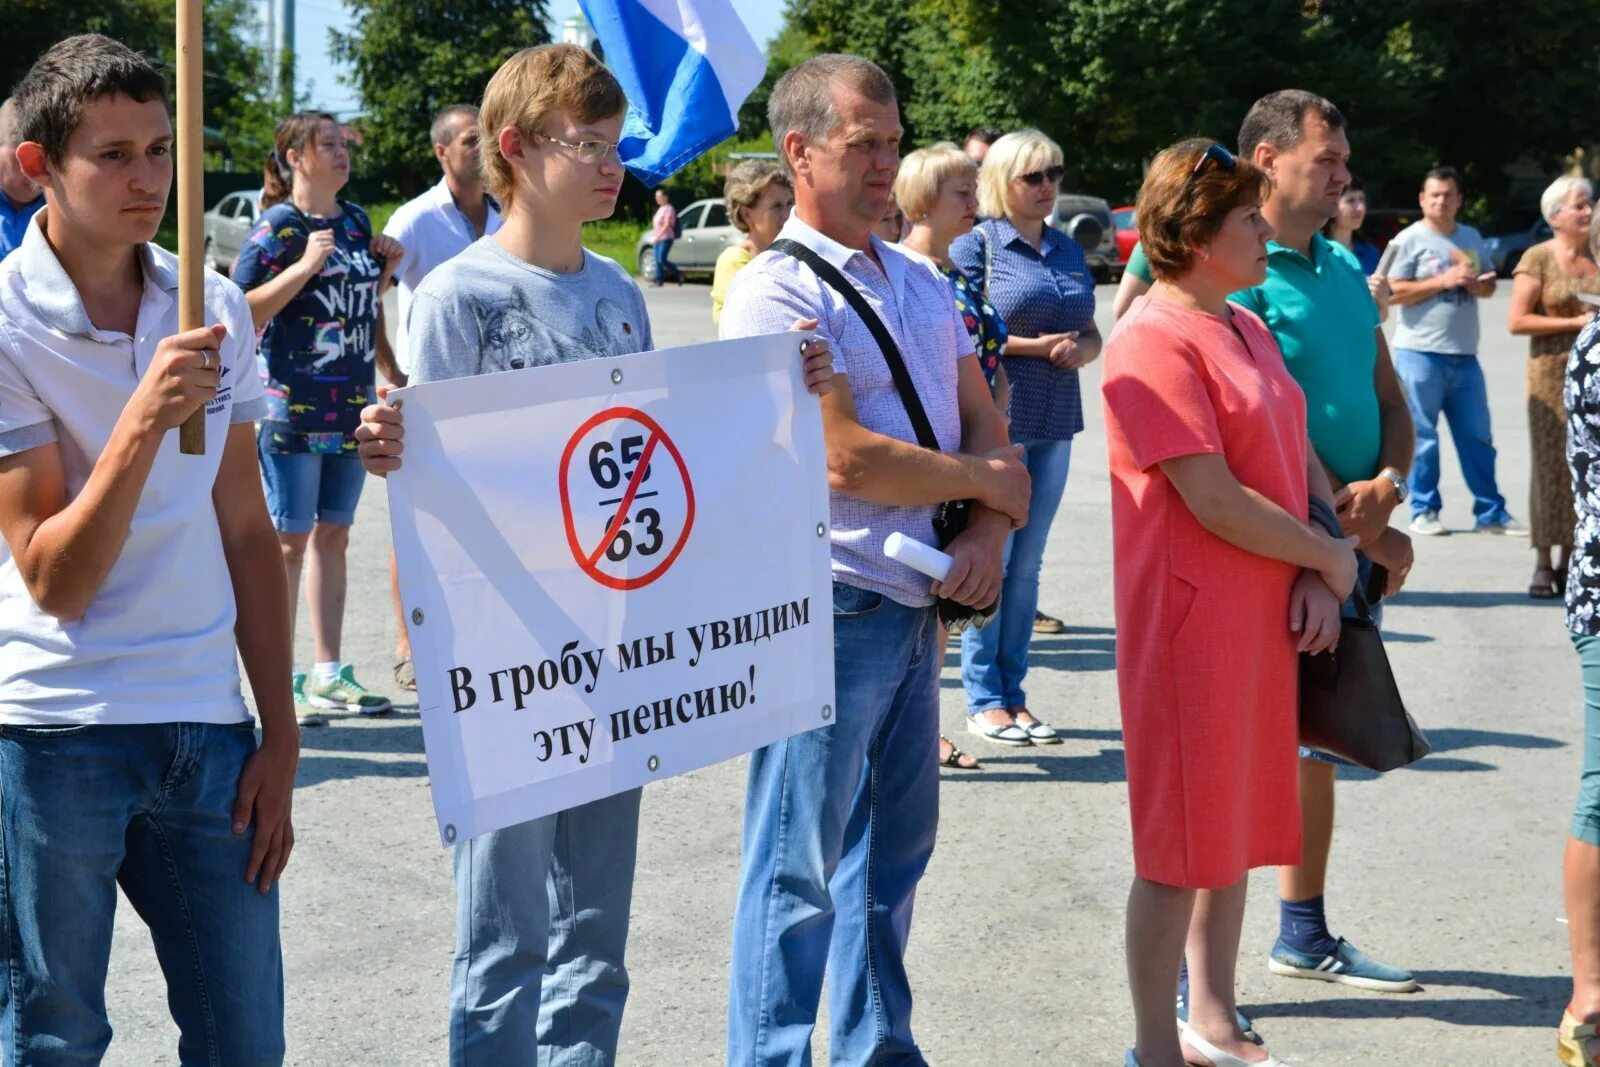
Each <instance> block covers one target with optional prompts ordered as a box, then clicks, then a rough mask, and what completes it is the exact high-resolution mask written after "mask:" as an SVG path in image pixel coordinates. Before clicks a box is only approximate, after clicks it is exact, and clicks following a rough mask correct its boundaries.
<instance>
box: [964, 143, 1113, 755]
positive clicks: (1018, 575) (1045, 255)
mask: <svg viewBox="0 0 1600 1067" xmlns="http://www.w3.org/2000/svg"><path fill="white" fill-rule="evenodd" d="M1061 175H1062V165H1061V148H1060V146H1058V145H1057V144H1056V143H1055V142H1054V141H1052V140H1051V139H1050V138H1048V137H1046V136H1045V135H1044V134H1042V133H1040V132H1039V131H1038V130H1019V131H1017V132H1016V133H1008V134H1006V135H1005V136H1004V137H1002V138H1000V139H999V140H998V141H996V142H995V143H994V144H993V145H992V146H991V147H990V149H989V152H988V154H987V155H986V156H985V157H984V161H983V169H982V170H981V171H980V172H979V177H978V208H979V210H980V212H981V213H982V214H983V215H984V217H985V221H984V222H982V223H980V224H979V225H978V226H977V227H976V228H975V229H974V230H973V231H972V232H971V233H969V234H968V235H966V236H965V237H962V238H960V239H958V240H956V241H955V242H954V243H953V244H952V245H951V246H950V259H951V261H952V262H953V263H954V264H955V266H957V267H958V268H960V269H961V270H962V271H963V272H964V273H965V274H967V276H968V277H970V278H972V279H974V280H976V281H978V283H979V288H980V289H981V290H982V292H983V294H984V296H986V297H987V298H988V300H989V303H991V304H993V305H994V307H995V309H996V310H997V311H998V312H999V313H1000V317H1001V318H1002V319H1004V320H1005V323H1006V328H1007V331H1008V333H1009V339H1008V340H1007V342H1006V350H1005V355H1004V356H1003V357H1002V360H1001V362H1002V364H1003V365H1004V367H1005V373H1006V377H1007V378H1008V379H1009V380H1010V383H1011V398H1010V403H1009V405H1008V409H1007V410H1008V414H1009V416H1010V419H1011V439H1012V440H1013V441H1015V442H1016V443H1018V444H1021V445H1023V446H1024V449H1025V453H1024V455H1023V462H1024V463H1025V464H1026V465H1027V468H1028V473H1029V474H1030V475H1031V476H1032V478H1033V497H1032V502H1031V504H1030V507H1029V512H1028V524H1027V525H1026V526H1024V527H1023V528H1022V529H1020V530H1018V531H1017V532H1016V533H1014V534H1012V535H1011V539H1010V541H1009V542H1007V546H1006V575H1005V584H1004V585H1003V586H1002V589H1001V594H1000V612H999V616H998V617H997V618H996V619H995V620H994V621H993V622H991V623H990V624H989V625H988V626H985V627H983V628H982V629H975V630H968V631H967V632H966V633H965V634H964V635H963V636H962V639H961V677H962V682H963V684H964V685H965V686H966V690H967V709H968V712H967V713H968V723H967V729H968V730H969V731H970V732H971V733H974V734H976V735H978V736H979V737H982V738H983V739H984V740H986V741H990V742H992V743H994V744H999V745H1012V746H1019V745H1053V744H1059V743H1060V740H1061V739H1060V737H1059V736H1057V734H1056V731H1055V730H1054V729H1053V728H1052V727H1050V726H1049V725H1047V724H1046V723H1044V722H1042V721H1040V720H1039V718H1038V717H1037V716H1035V715H1034V714H1033V713H1032V712H1031V711H1029V710H1028V704H1027V698H1026V695H1025V694H1024V692H1023V682H1024V680H1025V679H1026V677H1027V674H1028V643H1029V641H1030V640H1031V639H1032V637H1033V627H1034V618H1035V614H1036V611H1037V609H1038V606H1039V568H1040V564H1041V563H1042V562H1043V560H1044V548H1045V541H1046V539H1047V538H1048V537H1049V535H1050V524H1051V522H1053V521H1054V519H1055V515H1056V508H1057V507H1059V506H1060V504H1061V496H1062V494H1063V493H1064V492H1065V491H1066V487H1067V467H1068V465H1069V463H1070V462H1071V459H1072V439H1073V437H1074V436H1076V435H1077V433H1078V432H1079V431H1080V430H1082V429H1083V400H1082V397H1081V395H1080V393H1079V387H1078V368H1079V367H1082V366H1084V365H1085V364H1087V363H1090V362H1092V361H1094V360H1095V359H1097V358H1098V357H1099V355H1100V334H1099V332H1098V331H1097V330H1096V329H1095V324H1094V279H1093V278H1091V277H1090V275H1089V266H1088V264H1087V263H1086V262H1085V261H1084V256H1083V249H1081V248H1079V247H1078V243H1077V242H1076V241H1074V240H1073V239H1072V238H1070V237H1068V236H1066V235H1065V234H1063V233H1060V232H1058V231H1057V230H1055V229H1054V228H1052V227H1051V226H1049V225H1047V224H1046V220H1047V219H1048V218H1049V217H1050V215H1051V213H1052V212H1053V211H1054V210H1055V206H1056V197H1057V196H1058V194H1059V193H1060V191H1061Z"/></svg>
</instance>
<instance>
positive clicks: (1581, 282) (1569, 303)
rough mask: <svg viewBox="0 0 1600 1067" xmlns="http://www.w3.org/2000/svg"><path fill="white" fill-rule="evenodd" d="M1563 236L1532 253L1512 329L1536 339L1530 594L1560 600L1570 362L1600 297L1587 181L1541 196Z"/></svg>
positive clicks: (1568, 505)
mask: <svg viewBox="0 0 1600 1067" xmlns="http://www.w3.org/2000/svg"><path fill="white" fill-rule="evenodd" d="M1539 207H1540V210H1542V211H1543V212H1544V217H1545V220H1546V221H1548V222H1549V223H1550V228H1551V229H1552V230H1554V231H1555V234H1554V236H1552V237H1551V238H1550V239H1549V240H1548V241H1545V242H1544V243H1542V244H1537V245H1534V246H1533V247H1532V248H1530V249H1528V251H1527V252H1525V253H1524V254H1523V256H1522V259H1521V260H1520V261H1519V262H1518V263H1517V269H1516V271H1515V272H1514V275H1515V277H1514V279H1513V280H1512V283H1511V312H1510V315H1509V316H1508V318H1509V320H1510V321H1509V322H1508V324H1507V325H1508V326H1509V327H1510V329H1511V332H1512V333H1514V334H1520V335H1522V336H1524V337H1527V338H1528V437H1529V438H1530V441H1531V443H1532V445H1533V448H1532V454H1533V478H1532V480H1531V482H1530V483H1529V490H1528V538H1529V540H1530V541H1531V542H1532V543H1533V556H1534V560H1533V578H1532V579H1531V580H1530V581H1529V583H1528V595H1529V596H1531V597H1533V598H1534V599H1535V600H1552V599H1554V598H1556V597H1558V596H1560V595H1561V593H1562V590H1563V589H1565V588H1566V584H1567V560H1568V558H1569V557H1570V556H1571V555H1572V527H1573V524H1574V523H1575V522H1576V521H1577V519H1576V516H1575V515H1574V514H1573V510H1572V482H1571V480H1570V478H1569V476H1568V474H1567V409H1566V406H1565V405H1564V404H1563V402H1562V399H1561V392H1562V388H1563V386H1564V385H1565V382H1566V372H1567V356H1568V355H1569V354H1570V353H1571V352H1572V345H1573V343H1574V342H1575V341H1577V339H1578V331H1579V330H1581V329H1583V327H1584V325H1585V324H1586V323H1588V321H1589V319H1590V318H1592V317H1593V315H1594V312H1595V308H1594V305H1593V304H1586V303H1584V302H1583V301H1582V300H1581V299H1580V298H1579V296H1580V294H1583V293H1588V294H1591V295H1595V294H1600V267H1597V266H1596V265H1595V259H1594V255H1593V254H1592V253H1591V252H1590V250H1589V223H1590V221H1591V220H1592V219H1593V217H1594V189H1593V187H1592V186H1590V184H1589V182H1588V181H1587V180H1586V179H1584V178H1579V177H1575V176H1573V175H1570V174H1568V175H1563V176H1562V177H1560V178H1557V179H1556V180H1555V181H1553V182H1551V183H1550V188H1548V189H1546V190H1545V191H1544V196H1542V197H1540V198H1539Z"/></svg>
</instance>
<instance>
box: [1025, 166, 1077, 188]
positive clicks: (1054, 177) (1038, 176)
mask: <svg viewBox="0 0 1600 1067" xmlns="http://www.w3.org/2000/svg"><path fill="white" fill-rule="evenodd" d="M1066 172H1067V170H1066V168H1065V167H1062V166H1054V167H1046V168H1045V169H1044V170H1030V171H1029V172H1028V173H1026V174H1019V175H1017V181H1019V182H1023V183H1025V184H1027V185H1043V184H1044V183H1045V182H1050V183H1051V184H1055V183H1056V182H1059V181H1060V180H1061V176H1062V175H1063V174H1065V173H1066Z"/></svg>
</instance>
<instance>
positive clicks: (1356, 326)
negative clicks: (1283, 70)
mask: <svg viewBox="0 0 1600 1067" xmlns="http://www.w3.org/2000/svg"><path fill="white" fill-rule="evenodd" d="M1239 150H1240V153H1239V154H1240V156H1241V158H1245V159H1250V160H1253V161H1254V162H1255V163H1256V165H1257V166H1259V167H1261V168H1262V169H1263V170H1265V171H1266V172H1267V173H1268V174H1269V175H1271V176H1272V179H1273V187H1272V191H1271V193H1270V194H1269V195H1268V198H1267V201H1266V203H1265V204H1264V205H1263V206H1262V214H1263V215H1264V216H1265V217H1266V219H1267V221H1269V222H1270V223H1272V225H1273V227H1274V228H1275V229H1276V230H1277V231H1278V236H1277V240H1275V241H1273V242H1271V243H1270V244H1269V245H1268V246H1267V277H1266V280H1265V281H1264V282H1263V283H1262V284H1261V285H1259V286H1257V287H1255V288H1253V289H1246V290H1243V291H1241V292H1238V293H1235V294H1234V295H1233V296H1232V297H1231V298H1230V299H1231V300H1232V301H1233V302H1234V303H1236V304H1239V305H1240V306H1242V307H1246V308H1249V309H1250V310H1251V311H1253V312H1255V313H1256V314H1257V315H1259V316H1261V318H1262V319H1263V320H1264V321H1265V322H1266V324H1267V326H1268V328H1270V329H1271V330H1272V334H1273V336H1274V337H1275V338H1276V339H1277V341H1278V345H1279V347H1280V348H1281V349H1282V350H1283V356H1284V362H1285V363H1286V365H1287V366H1288V369H1289V373H1290V374H1292V375H1293V376H1294V378H1295V380H1296V381H1297V382H1299V383H1300V387H1301V389H1303V390H1304V391H1305V394H1306V412H1307V424H1308V430H1309V432H1310V437H1311V443H1312V446H1313V447H1314V448H1315V449H1316V451H1317V455H1318V457H1319V458H1320V459H1321V460H1322V465H1323V466H1324V467H1325V468H1326V469H1327V472H1328V478H1329V480H1330V481H1331V482H1332V483H1333V486H1334V487H1335V489H1336V490H1337V493H1336V496H1335V501H1334V503H1335V505H1336V506H1337V508H1338V511H1339V517H1340V519H1341V521H1342V522H1343V524H1344V529H1345V533H1347V534H1354V535H1358V536H1359V537H1360V538H1361V543H1360V547H1361V551H1362V553H1363V554H1364V555H1365V556H1367V557H1368V559H1369V560H1370V561H1371V563H1376V564H1380V565H1382V566H1383V567H1384V568H1385V570H1386V571H1387V572H1388V583H1387V587H1386V589H1385V594H1386V595H1389V594H1393V593H1394V592H1396V591H1398V589H1399V587H1400V585H1401V584H1402V583H1403V582H1404V581H1405V577H1406V574H1407V572H1408V571H1409V570H1410V568H1411V562H1412V554H1411V541H1410V539H1409V538H1408V537H1407V536H1406V535H1405V534H1404V533H1403V532H1401V531H1400V530H1398V529H1395V528H1392V527H1390V526H1389V516H1390V513H1391V512H1392V511H1393V510H1394V509H1395V508H1396V507H1397V506H1398V505H1399V504H1400V503H1402V502H1403V501H1404V500H1405V496H1406V471H1407V470H1408V468H1409V467H1410V464H1411V457H1412V449H1413V441H1414V431H1413V428H1412V423H1411V415H1410V412H1409V409H1408V408H1407V406H1406V399H1405V394H1404V393H1403V392H1402V390H1401V388H1400V382H1399V379H1398V378H1397V377H1396V375H1395V371H1394V365H1393V363H1392V361H1391V359H1390V356H1389V349H1388V345H1387V343H1386V342H1385V341H1384V337H1383V333H1382V331H1381V330H1380V329H1379V325H1378V310H1377V306H1376V305H1375V304H1374V303H1373V300H1372V294H1371V292H1370V291H1369V289H1368V287H1367V282H1366V277H1365V275H1364V274H1363V272H1362V270H1361V267H1360V264H1359V263H1357V262H1356V259H1355V257H1354V256H1353V255H1351V253H1350V252H1349V251H1347V250H1346V249H1344V248H1342V247H1340V246H1339V245H1337V244H1335V243H1334V242H1332V241H1329V240H1328V239H1327V238H1325V237H1324V236H1323V235H1322V233H1321V232H1320V231H1321V229H1322V227H1323V225H1324V224H1325V223H1327V221H1328V220H1329V219H1331V218H1333V217H1334V216H1335V215H1336V214H1337V213H1338V210H1339V198H1340V196H1341V194H1342V193H1343V191H1344V187H1345V186H1346V185H1347V184H1348V182H1349V180H1350V173H1349V171H1348V169H1346V164H1347V161H1348V159H1349V156H1350V147H1349V141H1348V140H1347V139H1346V136H1345V131H1344V116H1343V115H1341V114H1340V113H1339V111H1338V109H1337V108H1335V107H1334V106H1333V105H1332V104H1331V103H1329V102H1328V101H1327V100H1324V99H1323V98H1321V97H1319V96H1316V95H1314V94H1312V93H1306V92H1301V91H1299V90H1292V89H1291V90H1283V91H1280V92H1276V93H1271V94H1269V95H1267V96H1265V97H1262V98H1261V99H1260V100H1258V101H1256V103H1255V105H1254V106H1253V107H1251V109H1250V113H1249V114H1248V115H1247V116H1246V117H1245V121H1244V124H1243V126H1242V127H1241V129H1240V131H1239ZM1146 263H1147V261H1146V260H1145V258H1144V255H1143V252H1142V250H1140V249H1136V250H1135V252H1134V254H1133V256H1131V257H1130V259H1129V262H1128V265H1127V268H1126V272H1127V275H1129V276H1131V280H1130V278H1126V277H1125V279H1124V283H1123V287H1122V288H1121V289H1120V290H1119V291H1118V293H1117V301H1116V305H1115V310H1116V311H1117V313H1118V314H1119V315H1120V314H1121V313H1122V312H1124V311H1125V310H1126V309H1127V306H1128V305H1129V304H1131V303H1132V302H1133V299H1134V298H1135V297H1137V296H1138V295H1140V294H1141V293H1142V292H1143V290H1145V289H1147V288H1148V287H1149V285H1150V284H1151V283H1150V281H1149V280H1142V279H1141V278H1140V276H1139V271H1140V270H1141V269H1142V270H1143V271H1144V272H1146V273H1148V266H1147V265H1146ZM1368 567H1370V564H1367V565H1366V566H1364V568H1363V570H1364V571H1366V570H1367V569H1368ZM1301 757H1302V758H1301V761H1300V803H1301V818H1302V821H1303V838H1304V846H1303V853H1302V858H1301V862H1300V864H1299V866H1296V867H1283V868H1280V869H1279V872H1278V891H1279V896H1280V898H1281V899H1280V905H1279V907H1280V933H1279V938H1278V942H1277V944H1275V945H1274V946H1273V950H1272V955H1271V959H1270V962H1269V966H1270V967H1271V969H1272V971H1273V972H1274V973H1275V974H1280V975H1285V976H1289V977H1296V978H1315V979H1318V980H1322V981H1329V982H1338V983H1342V984H1346V985H1352V986H1355V987H1357V988H1361V989H1371V990H1378V991H1382V992H1409V991H1410V990H1413V989H1415V988H1416V981H1415V979H1414V978H1413V977H1412V976H1411V975H1410V974H1408V973H1406V972H1405V971H1403V970H1401V969H1399V968H1396V967H1390V966H1388V965H1386V964H1383V963H1380V962H1378V961H1377V960H1374V959H1371V958H1369V957H1367V956H1366V955H1364V954H1362V953H1361V952H1359V951H1358V950H1357V949H1356V948H1355V947H1354V946H1353V945H1351V944H1350V943H1349V942H1347V941H1345V940H1344V939H1343V938H1335V937H1334V936H1333V935H1332V934H1331V933H1329V931H1328V927H1327V920H1326V917H1325V913H1324V908H1323V889H1324V886H1325V883H1326V880H1327V869H1328V857H1329V853H1330V851H1331V849H1332V845H1333V822H1334V781H1335V777H1336V773H1337V766H1336V765H1335V764H1334V763H1332V762H1330V761H1329V760H1328V759H1327V758H1325V757H1318V756H1314V755H1312V754H1311V753H1310V752H1309V751H1307V750H1302V751H1301ZM1181 992H1182V991H1180V995H1181ZM1183 1010H1184V1006H1183V1005H1180V1012H1181V1011H1183Z"/></svg>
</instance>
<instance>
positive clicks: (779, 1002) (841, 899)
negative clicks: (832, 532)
mask: <svg viewBox="0 0 1600 1067" xmlns="http://www.w3.org/2000/svg"><path fill="white" fill-rule="evenodd" d="M833 627H834V632H833V642H834V643H833V659H834V671H835V694H836V695H835V700H834V705H835V708H836V709H837V710H836V712H835V714H834V719H833V725H831V726H823V727H820V728H818V729H815V730H809V731H807V732H806V733H803V734H796V735H795V736H794V737H791V738H788V739H787V740H784V741H779V742H778V743H777V744H774V745H769V746H767V747H766V748H764V749H761V750H759V751H757V752H755V753H754V754H753V755H752V756H751V757H750V779H749V787H748V790H747V792H746V794H745V816H744V852H743V858H742V864H741V867H740V871H739V899H738V903H737V905H736V907H735V911H734V920H733V973H732V982H731V988H730V991H729V996H728V1062H729V1063H730V1064H732V1065H735V1067H754V1065H757V1064H759V1065H761V1067H776V1065H788V1067H799V1065H805V1064H809V1063H810V1062H811V1032H812V1028H813V1027H814V1025H815V1024H816V1019H817V1005H818V1002H819V1000H820V998H821V995H822V978H823V971H824V966H826V970H827V974H828V1010H829V1022H830V1031H831V1032H830V1034H829V1041H828V1049H829V1056H830V1058H831V1060H832V1062H833V1063H835V1064H845V1065H856V1064H860V1065H866V1064H873V1065H875V1067H877V1065H888V1064H895V1065H918V1064H923V1063H924V1062H925V1061H924V1060H923V1058H922V1053H921V1052H920V1051H919V1050H918V1049H917V1044H916V1041H915V1040H913V1039H912V1036H911V986H910V981H909V979H908V978H907V976H906V968H905V951H906V942H907V940H908V939H909V938H910V935H911V909H912V903H913V901H914V900H915V898H916V891H917V882H918V880H919V879H921V877H922V872H923V871H924V870H925V869H926V868H927V866H928V858H929V857H930V856H932V855H933V839H934V831H935V830H936V829H937V828H938V824H939V769H938V765H937V760H938V735H939V726H938V717H939V665H940V661H941V659H942V658H943V654H944V630H943V629H942V628H941V627H940V625H939V621H938V617H937V614H936V612H935V611H934V609H933V608H931V607H927V608H908V607H905V606H903V605H900V604H897V603H895V602H894V601H892V600H890V599H888V598H887V597H884V596H882V595H881V594H878V593H873V592H868V591H866V590H864V589H856V588H854V587H852V586H848V585H840V584H836V585H834V587H833Z"/></svg>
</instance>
